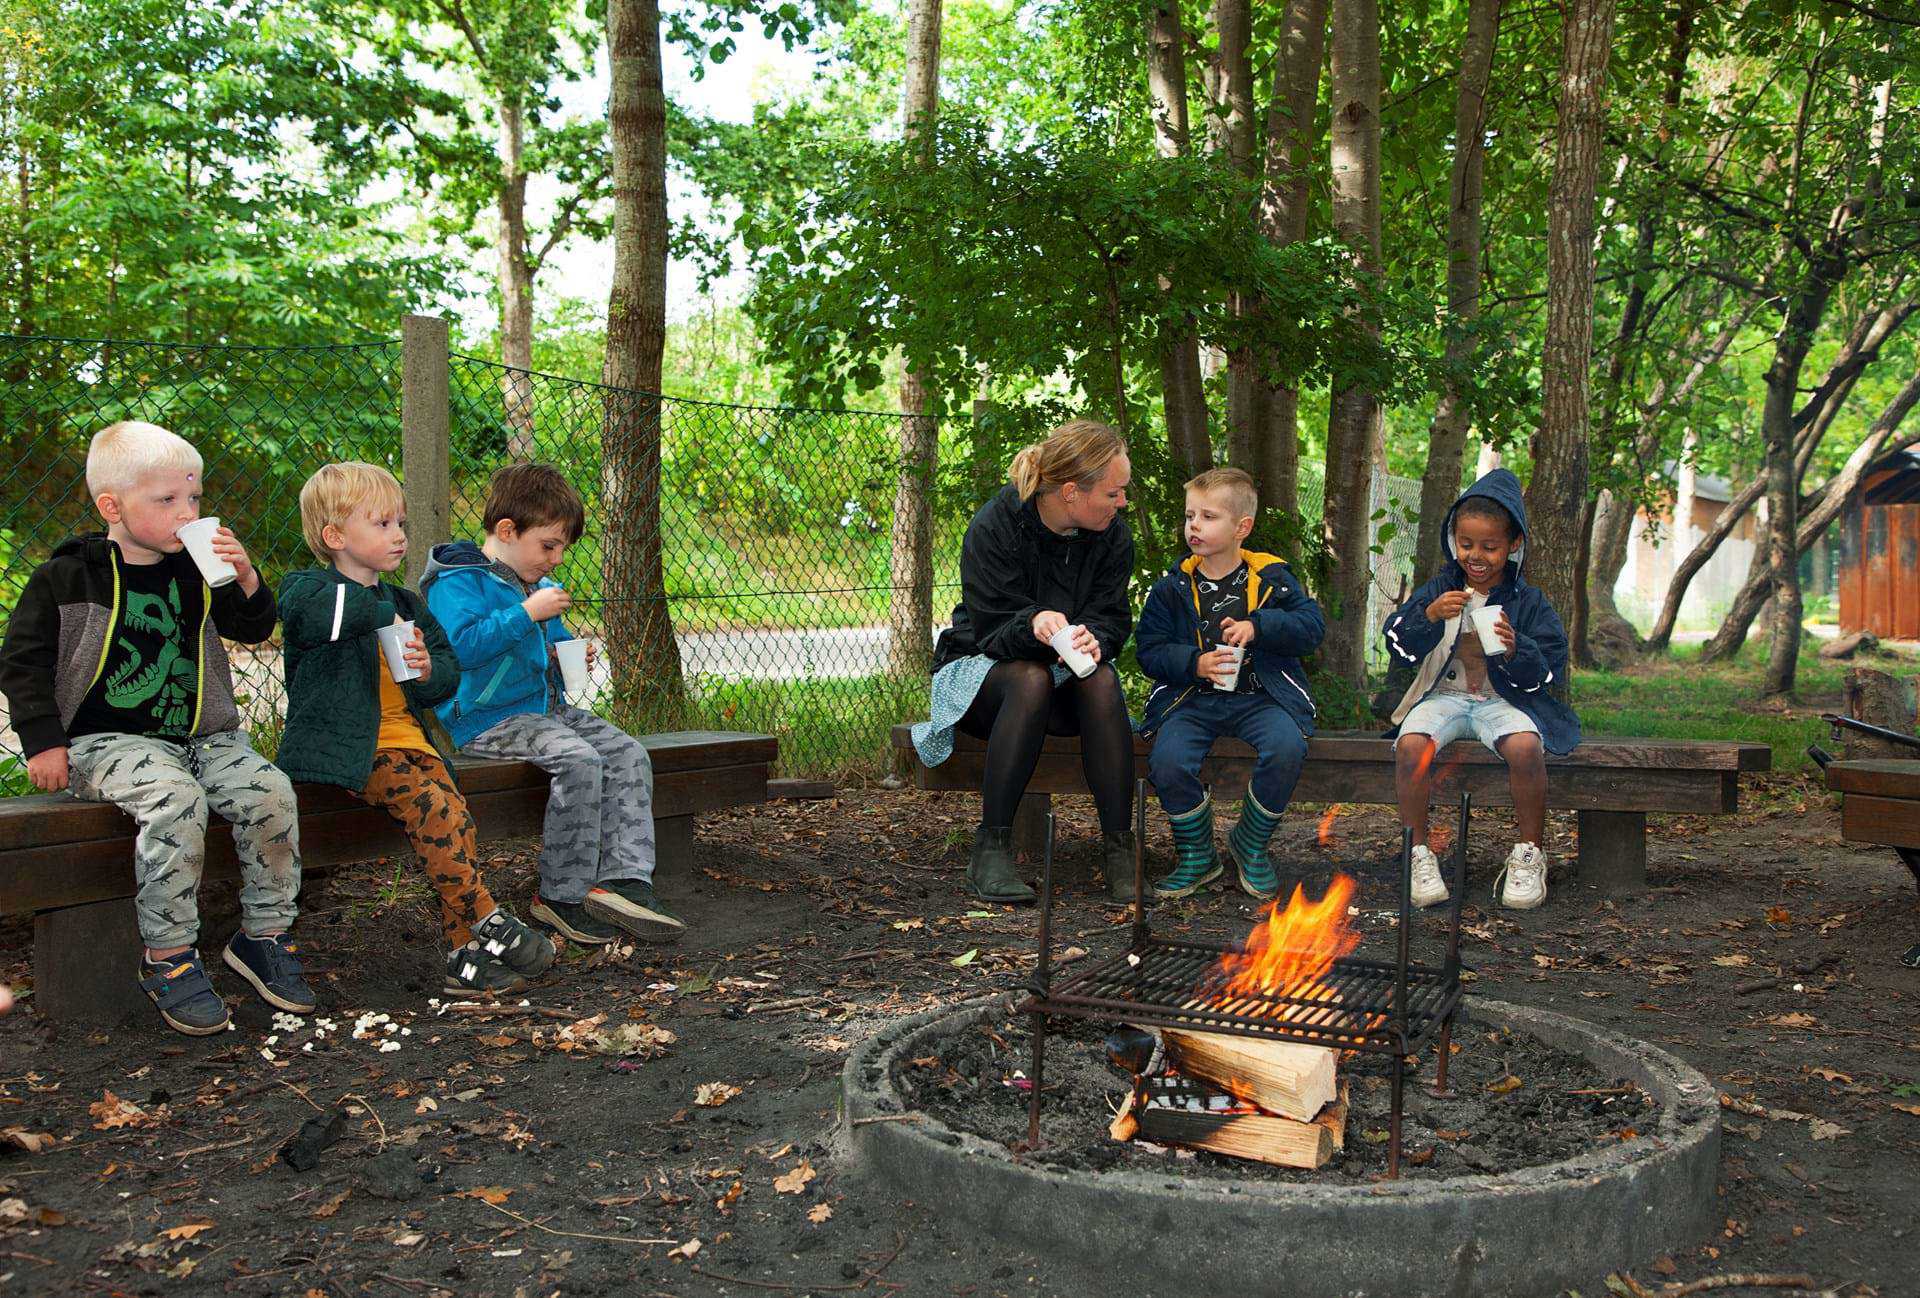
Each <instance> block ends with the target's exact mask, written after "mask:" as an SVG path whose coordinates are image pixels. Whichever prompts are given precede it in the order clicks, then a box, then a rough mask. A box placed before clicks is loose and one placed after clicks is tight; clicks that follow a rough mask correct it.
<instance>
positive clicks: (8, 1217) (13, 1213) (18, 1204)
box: [0, 1199, 27, 1226]
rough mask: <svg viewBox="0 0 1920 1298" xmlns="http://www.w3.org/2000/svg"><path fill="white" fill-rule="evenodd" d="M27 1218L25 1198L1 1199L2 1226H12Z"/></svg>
mask: <svg viewBox="0 0 1920 1298" xmlns="http://www.w3.org/2000/svg"><path fill="white" fill-rule="evenodd" d="M26 1219H27V1201H26V1200H25V1199H0V1226H11V1225H13V1224H14V1223H15V1222H17V1221H25V1220H26Z"/></svg>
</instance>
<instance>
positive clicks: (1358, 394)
mask: <svg viewBox="0 0 1920 1298" xmlns="http://www.w3.org/2000/svg"><path fill="white" fill-rule="evenodd" d="M1332 8H1333V65H1332V66H1333V72H1332V82H1331V86H1332V101H1333V129H1332V159H1333V226H1334V230H1335V232H1336V233H1337V234H1338V235H1339V237H1340V239H1341V240H1342V241H1343V242H1344V243H1345V244H1346V245H1347V248H1348V249H1349V251H1350V252H1351V253H1352V255H1353V258H1354V261H1355V262H1356V263H1357V264H1358V266H1359V267H1360V270H1361V272H1362V273H1363V274H1372V273H1374V272H1377V271H1378V269H1379V266H1380V11H1379V6H1378V4H1377V3H1376V0H1333V7H1332ZM1368 328H1369V329H1377V326H1375V325H1371V324H1370V325H1368ZM1379 405H1380V402H1379V398H1378V397H1377V396H1376V395H1375V394H1374V392H1373V391H1372V390H1371V389H1370V388H1366V387H1361V386H1357V385H1352V384H1340V385H1337V386H1336V387H1335V388H1334V390H1333V393H1332V395H1331V397H1330V398H1329V401H1328V411H1327V458H1326V506H1325V514H1324V518H1323V520H1322V527H1323V530H1324V533H1325V538H1326V544H1327V550H1328V557H1329V559H1330V560H1331V563H1332V569H1333V591H1332V594H1333V603H1334V605H1335V610H1336V611H1335V614H1334V616H1333V617H1332V618H1330V619H1329V621H1328V624H1327V636H1326V639H1325V640H1324V641H1322V643H1321V647H1320V661H1321V663H1322V664H1323V665H1324V666H1325V667H1326V669H1327V670H1328V671H1329V672H1331V673H1333V674H1334V675H1336V676H1338V677H1340V678H1341V679H1342V680H1344V681H1346V682H1347V683H1348V684H1350V685H1352V686H1354V687H1355V688H1356V689H1358V688H1362V687H1364V686H1365V684H1366V636H1367V589H1368V585H1369V579H1370V576H1371V571H1370V569H1371V562H1372V555H1371V554H1370V552H1369V549H1370V542H1371V536H1370V529H1369V527H1368V513H1369V510H1368V488H1369V485H1370V483H1371V478H1372V475H1371V473H1370V472H1369V470H1370V469H1371V468H1372V443H1373V433H1374V423H1375V419H1376V417H1377V415H1378V413H1379Z"/></svg>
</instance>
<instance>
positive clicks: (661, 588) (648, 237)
mask: <svg viewBox="0 0 1920 1298" xmlns="http://www.w3.org/2000/svg"><path fill="white" fill-rule="evenodd" d="M607 57H608V63H609V67H610V72H611V89H610V93H609V99H608V110H607V117H608V125H609V127H610V139H611V143H612V157H613V283H612V287H611V290H610V291H609V294H608V298H607V358H606V366H605V370H604V372H603V375H602V378H603V381H604V382H605V383H606V385H607V387H608V388H609V389H611V391H609V392H608V393H607V400H606V416H605V423H604V426H603V428H602V432H601V488H602V506H603V516H604V517H605V519H606V537H605V551H604V556H603V560H602V562H603V565H604V574H605V576H604V590H605V600H606V602H605V605H604V609H603V611H604V624H605V627H606V635H607V651H608V657H609V658H611V659H612V663H613V706H614V717H615V719H616V720H617V721H618V722H619V724H620V725H621V726H623V727H624V728H626V729H628V730H632V731H636V732H638V731H642V730H644V729H646V728H648V727H649V726H655V727H658V726H666V727H669V728H671V727H674V726H676V725H677V724H678V723H679V721H680V719H681V716H682V713H683V711H684V707H685V701H686V684H685V681H684V680H683V679H682V676H681V671H680V649H679V645H678V644H677V643H676V642H675V640H674V636H673V619H672V611H671V609H670V608H669V606H668V603H667V592H666V580H665V573H664V571H663V564H662V553H661V552H662V545H663V538H662V534H661V527H660V452H661V433H662V426H661V424H662V421H661V414H662V407H661V400H660V395H659V393H660V370H661V357H662V354H663V352H664V351H665V348H666V340H667V139H666V125H667V101H666V95H665V93H664V91H663V89H662V86H661V76H660V8H659V4H658V3H657V0H609V3H608V6H607Z"/></svg>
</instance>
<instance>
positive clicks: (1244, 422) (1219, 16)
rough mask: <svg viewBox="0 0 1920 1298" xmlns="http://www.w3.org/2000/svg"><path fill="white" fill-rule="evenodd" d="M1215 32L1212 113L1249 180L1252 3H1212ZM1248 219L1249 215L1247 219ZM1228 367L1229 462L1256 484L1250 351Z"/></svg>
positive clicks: (1254, 364)
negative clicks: (1215, 82)
mask: <svg viewBox="0 0 1920 1298" xmlns="http://www.w3.org/2000/svg"><path fill="white" fill-rule="evenodd" d="M1213 27H1214V32H1215V34H1216V35H1217V36H1218V37H1219V41H1220V47H1219V53H1218V64H1217V66H1218V68H1219V84H1218V87H1217V93H1218V96H1219V98H1218V100H1217V101H1216V102H1215V103H1214V105H1213V113H1214V116H1215V118H1216V120H1217V121H1218V122H1219V124H1220V141H1221V144H1222V145H1223V146H1224V149H1223V151H1224V152H1225V155H1226V163H1227V166H1228V167H1229V168H1231V169H1232V171H1233V174H1234V175H1236V176H1242V177H1245V178H1246V179H1249V180H1251V179H1252V178H1253V176H1254V156H1253V48H1252V42H1253V7H1252V4H1251V0H1214V3H1213ZM1248 215H1249V217H1252V216H1253V213H1249V214H1248ZM1227 309H1228V311H1230V312H1231V313H1232V314H1233V315H1234V317H1235V318H1244V317H1246V316H1249V315H1253V314H1256V313H1257V312H1258V311H1259V309H1260V304H1259V302H1258V301H1257V300H1255V299H1254V298H1252V297H1250V296H1248V295H1247V294H1244V293H1240V292H1233V293H1231V294H1229V295H1228V301H1227ZM1226 363H1227V462H1228V463H1229V464H1232V465H1233V466H1234V467H1235V468H1239V469H1245V470H1246V471H1247V472H1248V473H1250V474H1252V475H1254V482H1255V484H1256V485H1257V484H1258V482H1259V443H1258V441H1257V436H1258V431H1257V423H1258V406H1259V395H1258V392H1257V390H1256V385H1255V377H1256V371H1257V368H1258V360H1257V358H1256V357H1255V356H1254V353H1253V349H1252V348H1251V347H1236V348H1234V349H1233V350H1231V351H1229V352H1228V353H1227V354H1226Z"/></svg>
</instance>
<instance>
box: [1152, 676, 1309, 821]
mask: <svg viewBox="0 0 1920 1298" xmlns="http://www.w3.org/2000/svg"><path fill="white" fill-rule="evenodd" d="M1223 735H1226V736H1230V737H1232V738H1235V739H1240V740H1244V741H1245V742H1246V743H1248V744H1250V745H1252V747H1253V751H1254V752H1255V753H1256V754H1257V755H1258V757H1257V760H1256V761H1255V762H1254V766H1253V779H1252V781H1251V782H1250V783H1249V785H1248V787H1249V788H1250V789H1251V790H1252V792H1253V796H1254V797H1255V798H1256V799H1258V800H1259V802H1260V805H1261V806H1263V807H1265V808H1266V809H1267V810H1268V811H1271V812H1273V813H1274V814H1276V815H1277V814H1279V813H1280V812H1282V811H1284V810H1286V806H1287V803H1288V801H1289V800H1291V799H1292V797H1293V786H1294V785H1295V784H1296V783H1298V782H1299V780H1300V764H1301V763H1302V762H1304V761H1305V760H1306V758H1307V741H1306V739H1305V738H1304V737H1303V736H1302V735H1301V734H1300V727H1299V726H1298V725H1296V724H1295V723H1294V720H1293V718H1292V717H1291V716H1288V715H1287V710H1286V709H1285V708H1283V707H1281V706H1280V705H1279V704H1278V703H1275V702H1274V701H1273V700H1272V699H1271V698H1269V697H1268V696H1267V695H1266V694H1265V693H1264V692H1263V691H1255V692H1254V693H1251V694H1227V693H1223V692H1222V691H1220V690H1215V689H1209V688H1207V687H1205V686H1202V687H1200V688H1199V689H1196V690H1195V691H1194V692H1193V694H1192V695H1191V696H1190V697H1188V698H1187V699H1184V700H1183V701H1181V702H1180V703H1178V704H1176V705H1175V706H1174V708H1173V710H1172V711H1171V712H1169V713H1167V717H1166V720H1165V721H1163V722H1162V723H1161V725H1160V733H1159V735H1158V736H1157V737H1156V738H1155V739H1154V741H1153V751H1152V752H1151V753H1150V754H1148V756H1147V773H1148V774H1149V775H1150V776H1151V777H1152V778H1153V787H1154V790H1155V792H1157V793H1159V795H1160V805H1161V806H1162V807H1163V808H1165V809H1166V813H1167V814H1168V815H1169V816H1184V815H1185V814H1187V813H1188V812H1189V811H1192V810H1193V809H1194V808H1195V807H1198V806H1199V805H1200V804H1201V802H1202V801H1204V800H1205V799H1206V796H1207V791H1206V789H1205V787H1204V786H1203V785H1202V784H1201V783H1200V764H1201V763H1202V762H1204V761H1205V760H1206V759H1207V753H1208V752H1209V751H1211V750H1212V748H1213V741H1214V740H1216V739H1218V738H1220V737H1221V736H1223Z"/></svg>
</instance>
